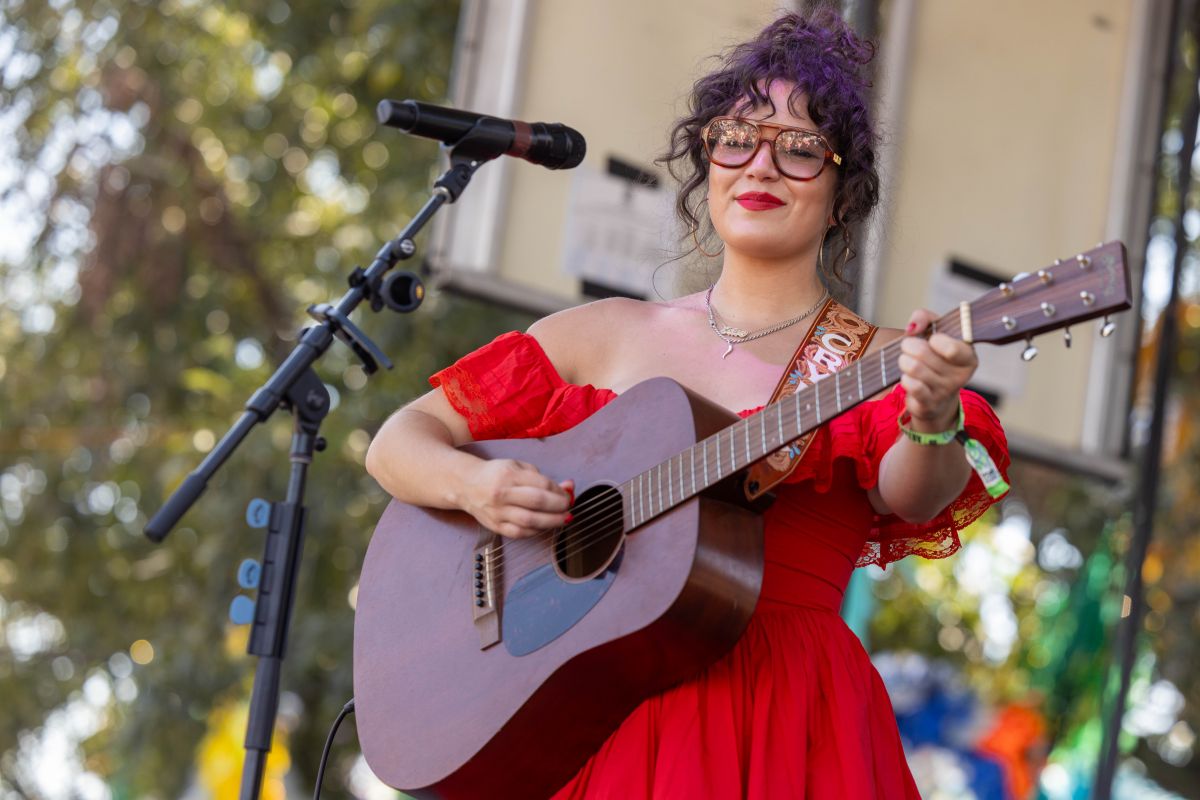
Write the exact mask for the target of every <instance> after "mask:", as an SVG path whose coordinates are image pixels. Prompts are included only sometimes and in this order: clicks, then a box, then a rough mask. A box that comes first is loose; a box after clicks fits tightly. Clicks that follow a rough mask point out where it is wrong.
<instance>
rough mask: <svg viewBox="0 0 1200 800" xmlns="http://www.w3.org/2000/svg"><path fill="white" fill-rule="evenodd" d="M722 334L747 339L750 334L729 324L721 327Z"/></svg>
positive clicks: (730, 337) (731, 337) (732, 337)
mask: <svg viewBox="0 0 1200 800" xmlns="http://www.w3.org/2000/svg"><path fill="white" fill-rule="evenodd" d="M720 334H721V336H723V337H725V338H727V339H745V338H746V337H747V336H749V335H750V334H748V333H747V332H746V331H744V330H742V329H741V328H731V327H729V326H728V325H726V326H724V327H722V328H721V330H720Z"/></svg>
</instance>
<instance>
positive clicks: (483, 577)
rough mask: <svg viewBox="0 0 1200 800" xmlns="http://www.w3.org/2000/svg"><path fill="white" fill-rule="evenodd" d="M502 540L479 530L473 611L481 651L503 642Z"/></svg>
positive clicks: (472, 578)
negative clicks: (499, 599) (500, 588)
mask: <svg viewBox="0 0 1200 800" xmlns="http://www.w3.org/2000/svg"><path fill="white" fill-rule="evenodd" d="M501 541H502V540H501V538H500V537H499V536H497V535H496V534H494V533H492V532H491V531H488V530H484V529H483V528H480V529H479V543H478V544H476V545H475V551H474V552H473V553H472V555H471V559H472V563H471V569H472V576H471V609H472V611H473V612H474V618H475V630H476V631H478V633H479V649H480V650H486V649H488V648H489V647H491V646H492V645H494V644H496V643H497V642H499V641H500V608H499V601H498V597H499V587H500V571H501V567H502V562H501V559H502V558H503V555H502V553H503V550H504V547H503V545H502V544H501Z"/></svg>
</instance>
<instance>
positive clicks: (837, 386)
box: [833, 370, 842, 414]
mask: <svg viewBox="0 0 1200 800" xmlns="http://www.w3.org/2000/svg"><path fill="white" fill-rule="evenodd" d="M833 393H834V394H835V395H836V396H837V407H838V413H839V414H840V413H842V373H841V371H840V370H839V371H838V372H835V373H833Z"/></svg>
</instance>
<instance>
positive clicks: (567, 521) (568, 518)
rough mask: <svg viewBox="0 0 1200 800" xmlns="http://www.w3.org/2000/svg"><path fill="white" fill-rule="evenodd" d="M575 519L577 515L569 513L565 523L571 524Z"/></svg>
mask: <svg viewBox="0 0 1200 800" xmlns="http://www.w3.org/2000/svg"><path fill="white" fill-rule="evenodd" d="M574 521H575V515H574V514H567V518H566V519H564V520H563V525H570V524H571V523H572V522H574Z"/></svg>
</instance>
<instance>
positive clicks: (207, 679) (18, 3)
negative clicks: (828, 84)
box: [0, 0, 529, 797]
mask: <svg viewBox="0 0 1200 800" xmlns="http://www.w3.org/2000/svg"><path fill="white" fill-rule="evenodd" d="M457 14H458V3H456V2H446V1H445V0H406V2H402V3H392V2H385V1H384V0H335V2H332V3H325V2H313V1H312V0H246V1H245V2H228V3H222V2H217V3H207V2H199V0H134V1H133V2H116V0H48V2H41V1H40V0H0V84H2V85H0V134H2V135H0V219H3V220H4V223H3V225H4V227H5V229H6V233H5V235H4V236H3V237H0V240H2V241H0V386H2V387H3V393H2V395H0V696H3V697H4V698H5V702H4V704H5V713H4V720H5V722H4V724H3V725H2V726H0V793H3V790H5V789H7V790H10V791H13V792H16V793H17V794H18V796H36V795H38V794H40V793H42V792H43V791H50V789H51V788H54V787H57V788H54V791H58V792H59V793H61V794H63V795H64V796H65V795H67V794H70V795H71V796H76V795H78V796H91V795H90V794H89V793H92V794H94V792H93V791H92V790H94V789H95V782H96V780H97V779H100V780H102V781H104V782H106V783H107V784H108V786H109V787H110V789H111V791H112V792H113V794H114V796H116V797H133V796H137V797H176V796H179V795H180V794H182V792H183V791H184V788H185V787H186V786H188V785H197V784H199V783H201V781H200V780H199V779H198V777H197V773H196V770H197V766H196V764H197V759H198V753H199V752H200V743H201V741H202V740H204V739H205V737H206V736H207V737H208V740H209V741H210V742H211V741H212V736H213V734H214V730H216V729H220V728H222V727H223V726H227V725H228V719H229V715H230V713H232V712H231V711H230V704H231V703H233V704H235V705H236V703H238V702H242V700H243V699H244V698H245V697H246V695H247V692H248V686H249V678H250V676H251V673H252V668H253V661H252V660H251V659H250V658H249V657H247V656H246V655H245V653H244V646H243V645H244V634H239V633H238V632H236V631H231V629H230V626H229V625H228V623H227V621H226V610H227V608H228V604H229V602H230V600H231V598H232V597H233V596H234V594H235V593H236V591H237V586H236V583H235V580H234V578H235V570H236V568H237V565H238V563H239V562H240V560H241V559H243V558H245V557H256V558H257V557H258V556H259V555H260V551H261V536H260V534H259V532H258V531H253V530H251V529H249V528H248V527H247V526H246V525H245V524H244V522H243V519H244V508H245V504H246V503H247V502H248V501H249V500H250V499H251V498H252V497H254V496H263V497H267V498H271V499H277V498H279V497H281V495H282V492H283V488H284V486H285V485H286V480H287V440H288V437H289V435H290V424H289V422H288V420H287V419H286V417H285V416H284V415H277V416H278V418H277V419H276V420H274V421H273V422H271V423H269V424H268V425H266V426H264V429H262V430H258V431H256V432H255V433H254V434H253V435H252V436H251V437H250V439H249V440H248V441H247V442H246V444H245V446H243V447H242V448H241V450H240V451H239V452H238V454H237V456H236V457H235V458H234V459H232V460H231V461H230V462H229V463H228V464H227V465H226V466H225V468H224V469H223V470H222V474H221V475H220V476H219V478H218V479H217V480H216V481H214V483H213V484H212V485H211V486H210V488H209V491H208V492H207V493H206V494H205V495H204V497H203V498H202V499H201V500H200V501H199V503H198V504H197V505H196V506H195V508H194V510H193V511H192V512H191V513H189V514H188V515H187V517H185V519H184V520H183V523H182V524H181V526H180V527H179V528H177V529H176V530H175V532H174V533H173V534H172V536H171V537H170V538H169V539H168V540H167V542H166V543H164V544H163V545H157V546H156V545H152V544H150V543H149V542H147V541H146V540H145V539H144V537H143V536H142V533H141V531H142V527H143V525H144V523H145V520H146V518H147V516H148V514H149V513H152V512H153V511H154V510H156V509H157V508H158V506H159V505H160V504H161V502H162V500H163V499H164V498H165V497H166V495H167V494H168V493H169V492H170V490H171V489H172V488H173V487H174V486H175V485H177V483H178V482H179V481H180V480H181V479H182V478H183V476H184V475H185V474H186V473H187V472H188V471H189V470H191V469H192V468H193V467H194V466H195V464H196V463H197V462H198V461H199V459H200V458H201V457H202V455H203V453H204V452H206V451H208V450H209V449H211V447H212V445H213V443H214V441H215V439H216V437H219V436H220V435H221V434H222V433H223V432H224V431H225V429H226V428H227V426H228V424H229V423H230V422H231V420H232V419H233V418H234V417H235V416H236V414H237V413H238V411H239V410H240V407H241V404H242V403H243V402H244V401H245V399H246V398H248V396H249V395H250V393H251V392H252V391H253V390H254V389H255V388H256V387H257V386H258V385H259V384H260V383H261V382H262V381H263V380H264V379H265V378H266V377H267V376H268V375H269V374H270V371H271V369H272V368H273V366H274V364H275V363H277V361H278V359H279V358H280V357H281V355H282V354H284V353H286V352H287V351H288V350H289V349H290V346H291V345H290V341H291V340H294V338H295V333H296V331H297V330H298V329H299V327H301V326H302V325H303V324H304V323H305V319H306V317H305V316H304V315H303V309H304V307H305V306H307V305H308V304H309V303H312V302H317V301H321V300H324V299H328V298H332V297H338V296H340V295H341V294H342V292H343V291H344V289H345V283H344V276H345V274H346V273H347V272H348V271H349V269H350V267H351V266H352V265H353V264H354V263H356V262H359V263H362V262H365V261H368V260H369V259H370V256H371V254H373V253H374V252H375V250H376V249H377V248H378V246H379V245H380V244H381V243H382V242H383V241H384V240H386V239H388V238H390V237H391V236H392V235H394V234H395V232H396V230H397V229H398V226H399V225H400V224H402V223H403V222H404V221H405V220H406V219H407V218H408V217H409V216H410V215H411V214H412V213H413V212H414V211H415V210H416V209H417V208H418V207H419V206H420V204H421V202H422V201H423V199H424V197H425V195H426V191H427V185H428V184H429V183H430V175H431V165H432V164H433V161H434V157H435V152H436V149H435V147H434V146H433V145H432V143H429V142H422V141H417V140H413V139H406V138H402V137H401V136H399V135H398V134H394V133H393V132H390V131H377V130H376V127H375V122H374V118H373V113H372V109H373V107H374V104H375V102H376V101H378V100H379V99H381V98H383V97H414V98H418V99H423V100H430V101H438V100H440V99H442V98H443V96H444V94H445V88H446V85H447V76H448V73H449V68H450V56H451V50H452V44H453V38H454V31H455V24H456V19H457ZM358 320H359V324H360V325H361V326H363V327H364V328H365V329H367V330H368V332H369V333H370V334H371V335H372V336H374V337H375V338H376V341H377V342H378V343H379V344H380V345H381V346H382V347H383V348H384V349H385V351H387V352H388V353H389V354H390V355H391V357H392V358H393V359H394V360H395V361H396V364H397V368H396V370H395V371H394V372H391V373H387V374H384V375H378V376H375V377H374V378H372V380H371V381H370V382H369V383H368V382H367V380H366V377H365V375H364V373H363V371H362V370H361V369H360V368H359V367H358V366H357V364H356V362H355V361H354V359H353V358H352V356H351V355H350V354H349V352H348V351H347V350H346V349H345V348H342V347H341V345H335V349H334V350H333V351H331V352H330V354H329V356H328V357H327V358H326V359H324V361H323V362H322V363H320V364H318V372H319V374H320V375H321V376H322V377H323V379H324V380H326V381H327V382H328V383H329V384H330V385H331V386H332V388H333V390H334V393H335V396H336V402H337V404H338V407H337V408H336V409H335V411H334V412H333V413H332V414H331V416H330V417H329V418H328V420H327V422H326V424H325V426H324V429H323V433H324V435H325V436H326V438H327V439H328V441H329V442H330V447H329V449H328V450H327V451H326V452H324V453H323V454H321V455H320V456H319V457H318V459H317V461H316V464H315V466H314V468H313V470H312V474H311V478H312V480H311V481H310V488H309V493H308V500H309V509H310V516H309V521H308V528H307V530H308V535H307V542H306V549H305V559H304V565H303V572H302V575H301V580H300V584H299V589H298V599H297V608H296V613H295V616H294V622H293V629H292V632H291V636H290V641H289V647H288V660H287V663H286V665H285V669H284V675H283V684H284V689H285V690H286V691H287V692H290V693H291V694H290V696H289V697H288V698H286V699H287V702H285V704H284V713H283V714H282V715H281V719H282V721H283V722H284V723H286V724H288V725H289V726H290V734H289V736H288V745H289V747H290V751H291V758H292V762H293V772H292V775H293V778H292V779H293V780H297V782H299V783H308V784H310V785H311V780H312V778H313V777H314V774H315V768H316V763H315V762H316V759H317V757H318V756H319V754H320V749H321V743H322V741H323V738H324V734H325V730H326V727H327V725H328V724H329V722H331V721H332V719H333V717H334V716H335V714H336V712H337V710H338V709H339V708H340V707H341V705H342V704H343V703H344V702H345V701H346V699H347V698H349V697H350V695H351V679H350V670H351V664H350V651H351V647H350V644H351V632H352V625H353V613H352V605H353V590H354V586H355V582H356V580H357V574H358V566H359V561H360V558H361V554H362V553H363V552H364V550H365V544H366V541H367V539H368V537H369V534H370V530H371V528H372V526H373V522H374V519H375V518H376V517H377V515H378V513H379V512H381V511H382V508H383V505H384V502H385V498H384V496H383V494H382V492H381V491H380V490H379V489H378V488H377V487H376V486H375V485H374V483H373V481H371V480H370V479H369V478H367V477H366V476H365V473H364V472H363V469H362V466H361V464H362V458H363V455H364V453H365V450H366V446H367V444H368V442H369V440H370V432H371V430H373V427H374V426H376V425H378V423H379V422H381V421H382V419H383V418H384V417H386V415H387V414H388V413H389V412H390V411H391V410H392V409H394V408H395V407H396V406H397V405H399V404H400V403H401V402H403V401H405V400H406V399H408V398H411V397H413V396H414V395H415V394H417V393H419V392H420V391H422V387H423V386H424V378H425V376H427V375H428V374H429V373H431V372H432V371H434V370H435V369H436V368H438V367H439V366H440V365H442V364H444V363H446V362H448V361H449V360H451V359H452V358H454V357H456V356H457V355H459V354H461V353H463V352H466V351H467V350H469V349H470V348H472V347H474V346H476V345H478V344H479V343H481V342H482V341H484V340H486V339H487V338H488V337H489V336H491V335H493V334H495V333H497V332H499V331H501V330H505V329H511V328H514V327H523V326H524V325H525V324H527V323H528V322H529V320H528V319H525V318H523V317H520V316H518V315H515V314H505V313H502V312H498V311H496V310H494V309H488V308H486V307H484V306H482V305H478V304H473V303H469V302H466V301H461V300H455V299H453V298H447V297H439V296H434V297H431V298H430V300H429V301H428V302H427V304H426V306H425V307H424V308H423V309H421V311H420V312H419V313H417V314H415V315H412V316H411V317H407V318H404V319H397V318H395V317H390V318H387V319H367V318H365V317H364V316H363V315H361V314H360V315H359V317H358ZM214 709H219V710H220V711H219V713H217V712H215V711H214ZM62 737H66V740H67V742H68V745H70V744H71V743H73V742H77V741H84V742H85V745H84V748H83V752H84V753H85V757H84V759H83V761H82V762H81V763H79V764H74V763H73V761H74V759H75V757H74V756H73V755H70V754H71V753H73V752H75V750H74V748H72V747H71V746H68V747H67V748H66V750H65V751H64V750H62V748H61V747H58V749H55V748H56V747H57V745H54V744H53V742H61V740H62ZM339 740H340V741H341V742H342V744H341V745H340V746H339V749H337V750H335V753H334V757H333V764H332V768H331V772H330V773H329V775H330V777H328V778H327V780H326V783H327V786H328V787H330V791H329V795H328V796H330V797H337V796H346V795H345V789H344V788H340V789H339V787H344V786H345V784H346V780H347V777H346V776H347V772H348V770H349V768H350V766H351V764H353V762H354V760H355V758H356V757H357V749H356V748H355V747H354V744H353V740H352V737H348V736H345V735H343V736H341V737H339ZM64 752H65V753H66V754H67V755H66V756H63V753H64ZM204 752H206V753H208V754H209V755H208V756H206V759H208V760H209V761H211V760H213V759H214V758H217V756H216V755H213V754H214V753H219V752H220V748H217V747H214V746H211V745H210V746H207V747H206V749H205V751H204ZM64 757H65V758H66V762H65V763H64V762H63V760H62V759H63V758H64ZM237 758H238V759H239V760H240V752H239V753H238V754H237ZM50 759H54V760H53V761H51V760H50Z"/></svg>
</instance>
